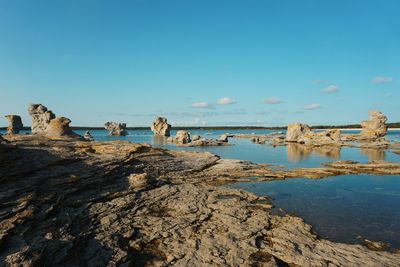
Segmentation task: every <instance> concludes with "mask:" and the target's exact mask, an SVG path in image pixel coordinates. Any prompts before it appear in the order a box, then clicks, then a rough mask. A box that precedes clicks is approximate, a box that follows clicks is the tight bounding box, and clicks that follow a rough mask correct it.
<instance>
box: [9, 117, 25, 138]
mask: <svg viewBox="0 0 400 267" xmlns="http://www.w3.org/2000/svg"><path fill="white" fill-rule="evenodd" d="M5 118H6V119H7V120H8V127H7V133H8V134H18V133H19V131H20V130H22V128H23V127H24V125H23V124H22V119H21V117H20V116H18V115H6V116H5Z"/></svg>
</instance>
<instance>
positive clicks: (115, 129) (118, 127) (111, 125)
mask: <svg viewBox="0 0 400 267" xmlns="http://www.w3.org/2000/svg"><path fill="white" fill-rule="evenodd" d="M104 127H105V128H106V130H108V131H109V132H110V135H111V136H125V135H128V132H127V130H126V123H118V122H106V123H105V124H104Z"/></svg>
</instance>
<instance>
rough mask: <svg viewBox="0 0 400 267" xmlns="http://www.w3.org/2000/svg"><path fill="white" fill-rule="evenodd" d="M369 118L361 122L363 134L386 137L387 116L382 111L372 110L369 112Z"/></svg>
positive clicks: (371, 136)
mask: <svg viewBox="0 0 400 267" xmlns="http://www.w3.org/2000/svg"><path fill="white" fill-rule="evenodd" d="M368 115H369V120H366V121H362V122H361V127H362V131H361V135H362V136H364V137H369V138H379V137H384V136H385V135H386V133H387V129H388V127H387V125H386V121H387V117H386V116H385V115H383V114H382V112H380V111H376V110H371V111H369V113H368Z"/></svg>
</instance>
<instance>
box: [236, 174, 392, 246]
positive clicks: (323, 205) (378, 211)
mask: <svg viewBox="0 0 400 267" xmlns="http://www.w3.org/2000/svg"><path fill="white" fill-rule="evenodd" d="M232 187H234V188H241V189H245V190H247V191H251V192H253V193H255V194H257V195H260V196H266V195H267V196H270V197H272V198H273V200H272V202H273V204H274V205H275V206H276V207H279V208H283V209H284V210H285V211H287V212H292V213H295V214H296V215H299V216H300V217H301V218H303V219H304V220H305V221H306V222H307V223H310V224H311V225H312V226H313V229H314V230H315V231H316V232H317V233H318V234H319V235H320V236H322V237H324V238H329V239H332V240H335V241H338V242H346V243H356V242H357V240H358V239H357V237H358V236H362V237H363V238H367V239H369V240H375V241H382V242H387V243H389V244H390V245H391V248H400V205H399V204H400V176H379V175H378V176H374V175H343V176H337V177H328V178H325V179H319V180H313V179H287V180H280V181H272V182H246V183H237V184H234V185H232Z"/></svg>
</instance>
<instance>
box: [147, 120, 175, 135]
mask: <svg viewBox="0 0 400 267" xmlns="http://www.w3.org/2000/svg"><path fill="white" fill-rule="evenodd" d="M150 128H151V130H152V131H153V133H154V135H156V136H170V131H171V125H170V124H168V122H167V118H162V117H157V118H156V119H155V120H154V122H153V123H152V124H151V125H150Z"/></svg>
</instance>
